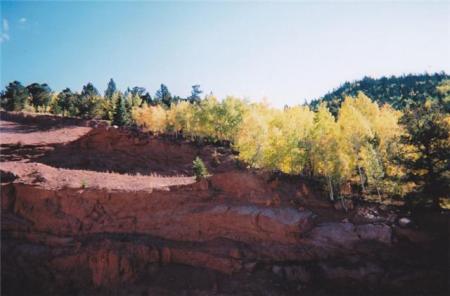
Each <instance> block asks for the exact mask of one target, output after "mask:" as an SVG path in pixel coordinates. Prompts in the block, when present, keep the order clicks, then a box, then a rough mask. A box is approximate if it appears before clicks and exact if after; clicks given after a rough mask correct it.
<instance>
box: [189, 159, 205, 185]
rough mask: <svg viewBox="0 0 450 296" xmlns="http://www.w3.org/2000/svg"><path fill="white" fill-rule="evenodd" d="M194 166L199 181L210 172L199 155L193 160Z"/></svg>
mask: <svg viewBox="0 0 450 296" xmlns="http://www.w3.org/2000/svg"><path fill="white" fill-rule="evenodd" d="M192 168H193V170H194V174H195V178H196V179H197V181H199V180H201V179H202V178H204V177H206V176H207V175H208V174H209V173H208V169H207V168H206V166H205V164H204V163H203V161H202V160H201V158H200V157H198V156H197V157H196V158H195V160H194V161H193V162H192Z"/></svg>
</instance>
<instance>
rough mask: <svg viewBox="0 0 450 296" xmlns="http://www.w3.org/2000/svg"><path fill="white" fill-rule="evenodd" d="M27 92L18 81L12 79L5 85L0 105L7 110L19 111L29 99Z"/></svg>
mask: <svg viewBox="0 0 450 296" xmlns="http://www.w3.org/2000/svg"><path fill="white" fill-rule="evenodd" d="M29 96H30V94H29V92H28V89H27V88H26V87H24V86H23V85H22V84H21V83H20V82H19V81H13V82H11V83H9V84H8V85H7V86H6V89H5V91H4V93H3V95H2V97H1V107H2V108H5V110H8V111H20V110H22V109H24V108H25V106H26V105H27V103H28V100H29Z"/></svg>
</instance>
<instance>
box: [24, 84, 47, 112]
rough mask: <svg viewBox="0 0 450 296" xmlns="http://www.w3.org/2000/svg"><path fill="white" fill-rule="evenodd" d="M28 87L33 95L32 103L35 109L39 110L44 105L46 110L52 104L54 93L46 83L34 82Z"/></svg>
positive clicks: (31, 95)
mask: <svg viewBox="0 0 450 296" xmlns="http://www.w3.org/2000/svg"><path fill="white" fill-rule="evenodd" d="M27 89H28V92H29V94H30V97H31V104H32V105H33V107H34V108H35V110H36V111H38V109H39V108H40V107H43V108H44V110H46V109H47V107H48V105H49V104H50V100H51V95H52V90H51V89H50V87H49V86H48V85H47V84H46V83H43V84H39V83H32V84H30V85H28V86H27Z"/></svg>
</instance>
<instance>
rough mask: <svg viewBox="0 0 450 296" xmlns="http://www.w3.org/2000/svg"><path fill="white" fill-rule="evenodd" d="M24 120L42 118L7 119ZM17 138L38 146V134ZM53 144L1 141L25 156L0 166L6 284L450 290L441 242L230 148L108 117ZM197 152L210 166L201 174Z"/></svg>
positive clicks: (77, 291)
mask: <svg viewBox="0 0 450 296" xmlns="http://www.w3.org/2000/svg"><path fill="white" fill-rule="evenodd" d="M4 124H5V122H2V126H4ZM8 124H9V126H10V127H14V126H15V125H17V123H14V122H10V123H8ZM25 127H26V128H38V127H39V125H37V126H35V127H33V125H30V124H28V125H17V126H15V128H17V129H15V130H14V129H12V130H14V132H17V131H18V130H23V128H25ZM72 128H76V127H74V126H63V127H60V128H59V129H53V130H52V129H50V130H49V131H53V132H56V131H58V130H59V132H63V131H67V130H68V129H69V130H70V129H72ZM45 132H47V131H45ZM3 133H5V134H8V130H6V131H3V132H2V134H3ZM37 133H39V131H37ZM23 135H24V137H25V138H26V137H28V138H27V141H29V143H30V144H29V147H28V149H29V150H30V151H31V150H33V144H32V143H36V142H33V141H34V140H33V139H34V138H35V137H36V134H34V132H26V131H25V132H23ZM2 136H3V135H2ZM44 142H45V141H44ZM39 143H41V142H39ZM47 143H51V144H47V148H48V149H47V150H45V151H44V152H43V153H41V154H40V155H34V154H30V155H31V157H29V154H24V153H22V154H21V153H20V151H21V150H20V149H22V148H23V147H8V150H7V152H8V153H9V154H7V155H9V156H11V155H15V153H16V154H17V156H18V157H19V156H20V157H19V159H18V160H11V159H6V160H8V161H4V162H2V163H1V173H2V176H1V177H2V185H1V186H2V187H1V189H2V190H1V199H2V203H1V205H2V250H1V251H2V291H3V293H5V295H17V294H29V293H33V294H34V295H37V294H42V295H68V294H70V295H90V294H105V295H110V294H111V293H112V292H114V293H116V294H118V295H180V294H183V293H188V294H192V295H210V294H223V295H227V294H229V295H236V294H241V295H249V294H250V295H298V294H299V293H301V294H304V295H330V294H337V295H351V294H354V295H361V294H365V295H370V294H372V295H379V294H380V293H383V294H386V293H391V294H396V295H401V294H403V295H411V292H414V293H416V294H417V293H419V294H421V293H425V294H426V295H432V294H439V292H440V291H445V289H446V280H447V279H446V273H445V272H446V263H445V261H444V260H442V258H441V257H440V256H441V255H443V254H445V252H446V246H445V245H443V244H442V243H440V242H439V241H437V239H439V237H436V236H433V235H431V234H429V233H425V232H423V231H420V230H416V229H413V228H411V227H400V226H399V225H398V223H397V221H398V217H397V216H396V213H395V211H393V210H392V209H388V208H382V209H380V208H379V207H375V206H373V205H367V204H359V205H356V206H355V208H354V209H353V210H351V211H350V212H349V213H345V212H342V211H336V210H335V209H334V208H333V206H332V205H331V204H330V203H329V202H328V201H326V199H325V198H324V199H322V198H321V192H320V191H319V190H317V189H316V188H315V187H314V186H312V185H311V184H310V183H308V182H307V181H302V180H300V179H296V180H292V179H289V178H271V177H270V176H268V175H267V174H263V173H261V172H250V171H248V170H245V169H240V168H238V166H237V165H236V162H235V160H234V158H233V155H232V153H231V152H230V151H228V150H226V149H224V148H217V147H212V146H206V147H198V146H195V145H193V144H190V143H187V142H182V141H175V140H169V139H164V138H155V137H151V136H148V135H145V134H140V133H134V132H130V131H126V130H120V129H115V128H106V127H100V128H92V130H91V129H90V130H88V131H87V132H86V133H80V134H79V136H78V138H76V139H73V138H70V140H67V141H60V142H58V143H56V144H55V143H53V142H52V141H48V142H47ZM4 144H5V143H4V142H3V137H2V149H3V148H4V146H3V145H4ZM6 144H7V143H6ZM38 145H40V146H39V147H41V146H42V144H35V147H38ZM3 151H4V150H2V152H3ZM197 155H200V156H201V157H202V159H204V160H205V162H206V164H207V166H208V167H209V169H210V171H211V172H212V173H213V176H212V177H210V178H208V179H207V180H202V181H200V182H196V181H195V180H194V178H193V177H192V172H191V167H190V166H191V163H192V160H193V159H194V158H195V157H196V156H197ZM2 159H4V158H2ZM136 173H139V175H132V174H136Z"/></svg>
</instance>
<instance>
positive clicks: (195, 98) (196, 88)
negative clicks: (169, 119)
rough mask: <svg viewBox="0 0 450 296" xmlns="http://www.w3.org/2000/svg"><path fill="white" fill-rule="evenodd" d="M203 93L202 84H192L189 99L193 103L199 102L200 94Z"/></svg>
mask: <svg viewBox="0 0 450 296" xmlns="http://www.w3.org/2000/svg"><path fill="white" fill-rule="evenodd" d="M202 93H203V91H202V90H200V85H198V84H196V85H193V86H192V90H191V95H190V96H189V97H188V100H189V102H190V103H191V104H194V103H199V102H200V100H201V98H200V95H201V94H202Z"/></svg>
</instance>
